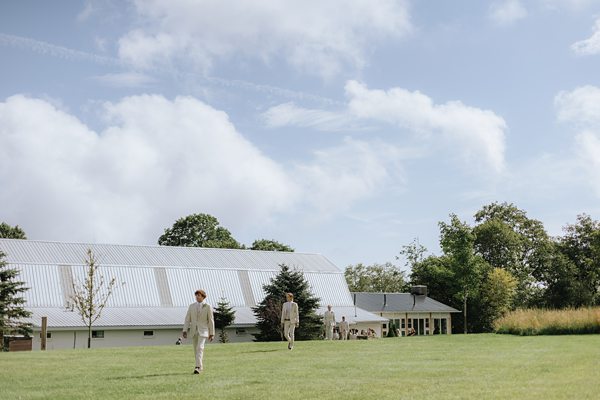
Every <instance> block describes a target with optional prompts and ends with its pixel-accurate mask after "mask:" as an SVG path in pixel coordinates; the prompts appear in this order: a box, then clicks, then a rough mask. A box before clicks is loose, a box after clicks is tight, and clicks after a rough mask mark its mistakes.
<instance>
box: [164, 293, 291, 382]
mask: <svg viewBox="0 0 600 400" xmlns="http://www.w3.org/2000/svg"><path fill="white" fill-rule="evenodd" d="M194 296H195V297H196V301H195V302H194V303H192V304H190V306H189V307H188V310H187V313H186V315H185V320H184V323H183V332H182V334H181V337H180V338H178V339H177V342H176V343H175V344H177V345H180V344H181V342H182V338H183V339H187V337H188V334H189V336H190V337H191V339H192V345H193V348H194V355H195V357H196V367H195V368H194V374H200V373H201V372H202V371H203V370H204V364H203V359H204V344H205V343H206V341H207V340H208V341H209V342H212V340H213V339H214V337H215V318H214V313H213V309H212V307H211V306H210V304H208V303H207V302H206V292H205V291H204V290H196V292H194ZM286 300H287V301H286V302H285V303H284V304H283V306H282V308H281V326H282V328H283V335H284V337H285V339H286V340H287V342H288V349H289V350H292V349H293V348H294V331H295V329H296V328H297V327H298V326H299V325H300V314H299V312H298V304H297V303H295V302H294V295H293V294H292V293H286Z"/></svg>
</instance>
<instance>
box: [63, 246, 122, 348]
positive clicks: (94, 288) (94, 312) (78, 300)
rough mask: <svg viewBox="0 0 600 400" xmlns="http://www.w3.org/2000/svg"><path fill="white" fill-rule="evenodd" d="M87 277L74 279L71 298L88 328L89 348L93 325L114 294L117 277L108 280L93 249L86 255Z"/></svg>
mask: <svg viewBox="0 0 600 400" xmlns="http://www.w3.org/2000/svg"><path fill="white" fill-rule="evenodd" d="M85 266H86V271H85V278H84V279H83V281H79V280H77V279H76V280H74V281H73V294H72V296H71V300H72V301H73V307H74V308H75V309H76V310H77V312H78V313H79V316H80V317H81V320H82V321H83V323H84V324H85V325H86V326H87V328H88V342H87V347H88V349H89V348H90V347H91V346H92V325H93V324H94V322H96V320H98V318H100V316H101V314H102V310H104V307H105V306H106V303H107V302H108V299H109V298H110V296H111V295H112V292H113V289H114V287H115V284H116V279H115V278H111V279H110V280H109V281H108V282H106V281H105V280H104V276H103V275H102V273H101V272H100V270H99V268H100V265H99V264H98V261H97V259H96V256H95V255H94V253H93V252H92V250H91V249H88V250H87V252H86V257H85Z"/></svg>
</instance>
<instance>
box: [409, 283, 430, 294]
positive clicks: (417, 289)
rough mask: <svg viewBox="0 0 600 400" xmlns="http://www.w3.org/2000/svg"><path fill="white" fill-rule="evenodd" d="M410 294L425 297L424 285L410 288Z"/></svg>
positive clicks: (425, 288) (425, 289) (425, 287)
mask: <svg viewBox="0 0 600 400" xmlns="http://www.w3.org/2000/svg"><path fill="white" fill-rule="evenodd" d="M410 294H412V295H413V296H427V286H424V285H415V286H411V288H410Z"/></svg>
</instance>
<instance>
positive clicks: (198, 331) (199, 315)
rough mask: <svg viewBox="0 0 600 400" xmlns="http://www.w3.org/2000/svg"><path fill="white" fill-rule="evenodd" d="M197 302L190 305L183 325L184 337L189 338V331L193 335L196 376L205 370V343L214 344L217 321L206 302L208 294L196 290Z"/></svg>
mask: <svg viewBox="0 0 600 400" xmlns="http://www.w3.org/2000/svg"><path fill="white" fill-rule="evenodd" d="M194 295H195V296H196V302H195V303H192V304H190V306H189V308H188V311H187V314H186V316H185V322H184V325H183V337H184V338H187V335H188V331H190V334H191V335H192V344H193V345H194V354H195V355H196V368H194V374H199V373H200V372H202V371H203V370H204V365H203V364H202V358H203V356H204V343H205V342H206V339H208V340H209V341H211V342H212V340H213V338H214V337H215V319H214V316H213V310H212V307H211V306H210V304H208V303H207V302H206V292H205V291H204V290H196V292H195V293H194Z"/></svg>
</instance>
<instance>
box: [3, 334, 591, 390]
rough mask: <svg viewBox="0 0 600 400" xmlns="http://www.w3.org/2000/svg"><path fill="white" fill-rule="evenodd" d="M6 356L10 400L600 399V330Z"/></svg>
mask: <svg viewBox="0 0 600 400" xmlns="http://www.w3.org/2000/svg"><path fill="white" fill-rule="evenodd" d="M193 367H194V355H193V350H192V348H191V347H190V346H169V347H129V348H114V349H91V350H65V351H49V352H39V351H38V352H23V353H0V371H2V383H1V385H0V398H2V399H87V398H97V399H285V400H291V399H326V398H329V399H344V400H345V399H418V398H423V399H544V400H550V399H598V398H600V335H580V336H535V337H521V336H509V335H494V334H486V335H467V336H465V335H452V336H433V337H411V338H388V339H379V340H369V341H348V342H340V341H335V342H323V341H313V342H297V344H296V348H295V349H294V350H293V351H288V350H287V349H286V345H285V343H283V342H278V343H238V344H226V345H222V344H215V345H209V346H207V348H206V353H205V368H206V370H205V372H203V373H202V374H201V375H199V376H198V375H193V374H192V371H193Z"/></svg>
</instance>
